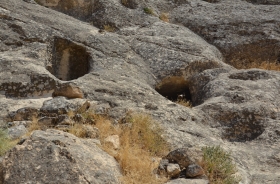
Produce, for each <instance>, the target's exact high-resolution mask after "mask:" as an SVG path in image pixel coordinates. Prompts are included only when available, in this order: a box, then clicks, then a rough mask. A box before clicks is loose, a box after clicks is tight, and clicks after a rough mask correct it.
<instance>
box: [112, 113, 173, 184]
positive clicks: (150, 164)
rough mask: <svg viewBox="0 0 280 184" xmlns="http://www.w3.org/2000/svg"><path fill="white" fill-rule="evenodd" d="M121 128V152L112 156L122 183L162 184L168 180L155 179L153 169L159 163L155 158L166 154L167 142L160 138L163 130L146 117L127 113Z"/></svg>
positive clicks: (167, 149)
mask: <svg viewBox="0 0 280 184" xmlns="http://www.w3.org/2000/svg"><path fill="white" fill-rule="evenodd" d="M125 122H126V124H124V125H122V132H121V134H120V142H121V149H120V150H119V152H118V154H117V155H116V156H115V158H116V159H117V161H118V162H119V163H120V165H121V168H122V170H123V174H124V176H123V177H122V178H121V181H122V182H123V183H135V184H138V183H139V184H141V183H164V182H166V181H167V178H157V177H156V175H155V174H153V170H154V169H155V168H156V167H157V166H158V163H157V162H155V161H153V158H154V157H159V156H163V155H165V154H166V153H167V152H168V151H169V146H168V144H167V142H166V141H165V140H164V139H163V138H162V137H161V133H162V129H160V128H159V126H158V125H157V123H156V122H154V121H153V120H152V118H151V117H150V116H149V115H146V114H129V115H127V117H126V120H125Z"/></svg>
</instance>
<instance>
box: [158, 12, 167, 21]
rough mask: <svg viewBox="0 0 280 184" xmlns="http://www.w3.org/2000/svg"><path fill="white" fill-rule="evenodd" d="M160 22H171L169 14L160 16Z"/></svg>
mask: <svg viewBox="0 0 280 184" xmlns="http://www.w3.org/2000/svg"><path fill="white" fill-rule="evenodd" d="M159 18H160V20H162V21H164V22H169V14H168V13H161V14H160V16H159Z"/></svg>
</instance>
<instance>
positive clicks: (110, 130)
mask: <svg viewBox="0 0 280 184" xmlns="http://www.w3.org/2000/svg"><path fill="white" fill-rule="evenodd" d="M94 119H95V127H97V128H98V129H99V132H100V137H101V142H103V140H104V139H105V138H107V137H108V136H110V135H119V134H120V129H119V127H117V126H113V124H112V122H111V120H110V119H109V118H108V117H106V116H104V115H96V116H95V117H94Z"/></svg>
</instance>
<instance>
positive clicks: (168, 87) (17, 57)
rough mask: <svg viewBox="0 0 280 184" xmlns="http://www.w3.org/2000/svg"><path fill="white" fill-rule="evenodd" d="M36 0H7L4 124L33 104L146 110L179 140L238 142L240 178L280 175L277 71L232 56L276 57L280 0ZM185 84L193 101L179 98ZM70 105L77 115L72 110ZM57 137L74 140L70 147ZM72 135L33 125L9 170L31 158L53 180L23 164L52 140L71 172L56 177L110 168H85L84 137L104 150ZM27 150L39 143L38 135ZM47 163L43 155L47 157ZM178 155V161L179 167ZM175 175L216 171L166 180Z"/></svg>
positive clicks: (2, 58) (54, 119) (52, 117)
mask: <svg viewBox="0 0 280 184" xmlns="http://www.w3.org/2000/svg"><path fill="white" fill-rule="evenodd" d="M36 2H39V4H41V5H44V6H41V5H38V4H36V3H35V2H34V1H32V0H25V1H22V0H1V1H0V40H1V41H0V125H1V127H7V124H9V123H8V122H10V123H12V125H16V123H15V122H17V121H30V120H32V117H33V116H36V117H37V118H38V119H39V120H40V119H41V121H40V122H41V123H44V122H45V123H46V125H47V126H57V125H59V124H60V123H61V125H70V124H73V122H75V119H76V120H77V121H83V117H82V115H80V114H79V113H82V112H84V111H85V110H86V109H88V108H90V109H91V110H93V111H95V112H97V113H106V115H108V116H110V117H111V118H112V119H114V120H115V122H116V123H117V122H118V120H119V119H121V118H122V117H123V116H124V114H125V113H126V112H127V111H140V112H146V113H149V114H151V115H152V116H153V118H155V119H156V120H157V121H158V122H159V123H160V126H161V127H162V128H163V129H164V135H163V137H165V139H166V140H167V141H168V142H169V143H170V144H171V145H172V149H177V148H182V147H184V148H190V147H203V146H210V145H221V147H223V148H224V149H226V150H227V151H230V152H231V153H232V156H233V158H234V161H235V162H236V163H237V166H238V173H237V174H238V175H240V177H241V179H242V182H243V183H254V182H255V183H268V182H272V183H279V182H280V180H279V176H280V172H279V167H280V165H279V153H280V149H279V147H280V146H279V145H280V142H279V140H280V139H279V137H280V134H279V132H280V127H279V120H280V114H279V113H280V110H279V108H280V104H279V102H280V99H279V92H280V83H279V81H280V74H279V72H276V71H265V70H260V69H250V70H237V69H235V68H233V67H231V66H230V65H227V64H225V63H229V64H231V65H234V66H235V63H236V64H238V63H244V62H245V63H246V62H248V63H249V62H251V61H256V62H261V61H269V62H277V61H279V48H280V47H279V43H280V38H279V22H280V17H279V11H280V9H279V8H280V6H279V5H278V1H276V0H274V1H273V0H267V1H261V0H260V1H252V3H250V2H247V1H241V0H236V1H234V2H233V1H230V0H220V1H202V0H188V1H185V0H175V1H169V0H148V1H145V2H144V1H139V0H128V1H126V2H127V4H125V3H124V1H123V3H122V2H121V1H119V0H112V1H110V2H109V1H107V0H96V1H90V0H84V1H78V0H71V1H69V3H68V4H67V3H66V1H57V0H54V1H48V2H47V1H44V0H38V1H36ZM67 2H68V1H67ZM259 4H262V5H259ZM267 4H271V5H267ZM272 4H273V5H272ZM144 8H149V9H151V10H153V13H152V14H147V13H145V11H144ZM161 13H168V14H169V23H167V22H164V21H162V20H160V18H159V16H160V15H161ZM71 16H72V17H71ZM109 31H112V32H109ZM204 39H205V40H204ZM233 61H234V62H233ZM178 95H183V96H184V97H185V98H186V100H189V101H191V102H192V104H193V108H187V107H184V106H181V105H178V104H176V103H174V102H173V101H174V100H176V98H177V97H178ZM53 97H54V98H53ZM68 98H71V99H68ZM72 98H74V99H72ZM77 98H79V99H77ZM81 98H83V99H81ZM76 102H77V103H76ZM89 104H90V105H89ZM69 111H75V112H77V113H78V115H76V116H75V118H72V117H71V118H70V117H68V116H67V112H69ZM24 126H25V125H24ZM10 128H12V127H10ZM14 128H15V127H14ZM22 128H23V127H22ZM46 128H47V127H46ZM22 130H23V129H22ZM59 133H60V134H59ZM64 135H67V136H68V138H69V140H68V138H67V137H63V136H64ZM96 136H97V135H96ZM51 137H59V139H63V140H65V141H66V142H67V144H66V143H65V145H66V147H64V146H63V145H57V144H55V143H54V142H52V139H51ZM70 139H71V140H72V136H71V135H68V134H66V133H63V132H57V131H53V130H48V131H46V132H44V131H37V132H34V133H33V135H32V136H31V138H30V139H27V140H26V142H24V143H23V145H18V146H16V148H14V149H13V150H12V151H11V152H9V153H8V154H7V155H6V156H5V159H4V161H3V165H4V169H2V170H3V172H4V173H5V174H4V178H5V182H6V183H11V178H13V177H16V176H17V175H18V174H22V173H17V172H16V171H17V170H23V169H24V170H26V169H31V170H26V171H30V173H29V172H26V173H27V176H28V177H30V180H32V178H34V177H39V178H41V179H42V183H44V181H43V179H44V178H42V177H40V176H41V175H40V174H42V173H40V169H38V175H37V176H36V175H35V173H36V172H33V171H35V170H36V168H37V167H38V166H35V165H34V167H30V168H21V167H25V166H26V163H32V162H33V161H34V158H33V157H31V156H29V157H27V156H25V154H26V152H25V150H28V149H29V148H30V146H34V147H36V146H38V148H40V147H43V146H46V145H50V149H52V148H55V149H54V150H53V151H54V152H51V153H55V154H54V155H52V154H51V153H50V151H49V152H48V150H47V151H46V150H43V149H42V150H39V151H40V153H41V154H42V155H43V156H44V155H45V154H51V157H50V159H51V160H50V161H51V163H52V164H53V166H54V167H52V168H56V166H57V165H58V168H59V166H60V164H59V162H62V163H65V165H66V166H69V167H67V168H69V170H68V171H65V170H62V171H63V172H64V171H65V173H67V174H69V178H68V179H69V180H68V179H67V178H66V176H67V174H66V175H65V178H61V181H59V182H58V183H63V181H65V182H66V183H67V182H68V181H69V182H70V183H71V182H72V183H79V182H81V183H83V182H86V180H85V178H86V179H87V180H91V179H92V180H91V181H95V180H98V178H99V179H100V181H105V180H106V178H107V175H105V176H104V175H103V174H102V172H101V174H100V175H99V174H96V175H95V176H94V177H93V178H91V177H90V176H88V175H89V174H88V173H87V170H88V169H87V168H83V167H82V166H83V164H82V163H84V162H85V160H84V161H83V162H81V165H78V162H76V163H72V162H71V159H75V160H78V161H80V160H79V155H80V154H82V155H81V156H83V153H81V152H80V149H77V148H81V147H82V148H81V149H82V150H85V153H88V154H94V152H98V153H99V152H100V150H99V149H97V148H96V145H95V144H94V143H91V142H90V140H82V139H78V138H75V140H76V141H78V143H80V144H78V143H77V144H76V143H73V142H71V140H70ZM38 140H40V141H38ZM41 141H42V142H41ZM68 142H71V143H69V144H70V146H69V145H68ZM71 145H73V147H71ZM87 145H89V146H87ZM68 146H69V150H68ZM79 146H80V147H79ZM91 146H93V147H91ZM70 148H71V149H70ZM72 148H73V149H72ZM93 148H94V149H95V148H96V150H91V149H93ZM65 149H66V150H67V151H68V152H69V154H68V152H67V154H66V152H64V151H63V150H65ZM57 150H62V151H61V154H62V155H61V154H60V151H58V152H57ZM70 150H71V151H70ZM30 151H31V152H32V153H34V155H35V156H36V155H37V150H36V149H33V147H32V149H31V150H30ZM91 152H93V153H91ZM35 153H36V154H35ZM102 154H103V152H102ZM23 156H24V158H25V159H21V158H23ZM107 156H108V155H107ZM107 156H106V158H107ZM68 157H69V158H68ZM56 158H57V159H59V162H54V160H55V159H56ZM85 158H88V157H85ZM108 158H109V157H108ZM46 159H47V157H46ZM110 159H111V157H110ZM35 160H36V159H35ZM37 160H38V161H41V160H40V159H37ZM25 162H26V163H25ZM92 162H94V161H93V160H92ZM92 162H90V163H92ZM102 162H103V161H102ZM34 163H35V162H34ZM46 163H47V161H46V160H42V162H40V166H41V167H46ZM104 163H106V162H104ZM112 163H113V161H112ZM114 163H115V162H114ZM75 164H76V165H75ZM172 164H176V163H172ZM86 165H87V163H85V166H86ZM173 166H174V165H173ZM173 166H172V167H170V168H171V171H176V168H175V169H172V168H174V167H173ZM17 167H19V168H17ZM185 167H187V166H185ZM63 168H66V167H63ZM32 169H35V170H32ZM46 169H50V168H46ZM180 169H181V168H180ZM104 170H106V169H105V168H104ZM36 171H37V170H36ZM48 171H49V173H50V174H49V175H47V177H51V176H55V177H54V181H56V176H58V174H59V172H57V173H53V172H52V171H51V170H48ZM101 171H102V169H101ZM117 173H119V171H118V172H117ZM172 173H175V174H174V175H177V173H176V172H172ZM53 174H57V175H53ZM72 174H73V175H72ZM70 175H71V176H73V178H72V177H70ZM79 176H85V177H79ZM1 177H2V176H1V175H0V178H1ZM23 178H24V177H21V179H23ZM71 178H72V179H73V180H72V179H71ZM64 179H65V180H64ZM17 181H18V183H20V182H28V181H27V180H25V181H22V180H20V179H18V180H17ZM106 181H107V180H106ZM111 181H112V182H115V181H116V178H115V177H111V179H110V180H108V182H111ZM174 182H177V183H184V182H185V183H191V182H193V183H195V182H200V183H203V182H204V183H205V182H206V183H207V181H206V180H200V179H195V180H191V181H189V179H184V180H181V179H176V181H175V180H173V181H170V182H169V183H174Z"/></svg>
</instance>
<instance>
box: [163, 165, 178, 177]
mask: <svg viewBox="0 0 280 184" xmlns="http://www.w3.org/2000/svg"><path fill="white" fill-rule="evenodd" d="M166 172H167V176H168V177H170V178H176V177H178V176H179V174H180V173H181V169H180V166H179V165H178V164H168V165H167V167H166Z"/></svg>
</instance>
